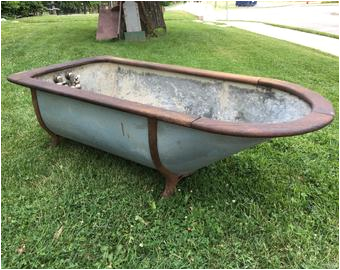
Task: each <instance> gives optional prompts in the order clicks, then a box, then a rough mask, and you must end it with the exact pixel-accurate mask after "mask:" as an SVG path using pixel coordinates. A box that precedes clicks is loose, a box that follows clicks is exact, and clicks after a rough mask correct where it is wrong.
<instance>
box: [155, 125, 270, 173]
mask: <svg viewBox="0 0 340 270" xmlns="http://www.w3.org/2000/svg"><path fill="white" fill-rule="evenodd" d="M265 140H268V139H264V138H247V137H235V136H226V135H219V134H213V133H209V132H204V131H200V130H197V129H192V128H187V127H183V126H178V125H174V124H170V123H165V122H161V121H159V122H158V150H159V155H160V159H161V161H162V163H163V165H164V166H165V167H166V168H168V169H169V170H170V171H172V172H174V173H176V174H190V173H192V172H194V171H196V170H198V169H200V168H202V167H205V166H208V165H209V164H211V163H213V162H215V161H218V160H221V159H223V158H225V157H227V156H230V155H232V154H234V153H237V152H239V151H241V150H242V149H245V148H248V147H251V146H254V145H256V144H259V143H262V142H264V141H265Z"/></svg>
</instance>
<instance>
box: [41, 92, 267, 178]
mask: <svg viewBox="0 0 340 270" xmlns="http://www.w3.org/2000/svg"><path fill="white" fill-rule="evenodd" d="M37 99H38V103H39V108H40V113H41V116H42V119H43V121H44V123H45V125H46V126H47V127H48V128H49V129H50V130H51V131H53V132H54V133H55V134H57V135H60V136H62V137H65V138H68V139H71V140H74V141H78V142H81V143H83V144H86V145H90V146H92V147H95V148H98V149H101V150H103V151H106V152H109V153H112V154H115V155H117V156H120V157H123V158H125V159H128V160H132V161H134V162H137V163H140V164H142V165H145V166H148V167H151V168H155V166H154V164H153V161H152V158H151V154H150V148H149V142H148V120H147V118H145V117H142V116H138V115H135V114H131V113H126V112H121V111H118V110H114V109H111V108H106V107H103V106H99V105H94V104H91V103H88V102H84V101H80V100H76V99H72V98H68V97H63V96H58V95H54V94H50V93H47V92H43V91H37ZM157 137H158V143H157V145H158V151H159V156H160V159H161V162H162V164H163V165H164V166H165V167H166V168H167V169H169V170H170V171H171V172H173V173H175V174H178V175H183V174H189V173H192V172H194V171H196V170H198V169H200V168H202V167H205V166H207V165H209V164H211V163H213V162H215V161H218V160H221V159H223V158H225V157H227V156H230V155H232V154H234V153H237V152H239V151H241V150H242V149H245V148H248V147H251V146H253V145H255V144H258V143H261V142H263V141H265V140H266V139H263V138H247V137H235V136H226V135H218V134H213V133H209V132H204V131H200V130H196V129H192V128H188V127H183V126H179V125H175V124H170V123H166V122H163V121H158V129H157Z"/></svg>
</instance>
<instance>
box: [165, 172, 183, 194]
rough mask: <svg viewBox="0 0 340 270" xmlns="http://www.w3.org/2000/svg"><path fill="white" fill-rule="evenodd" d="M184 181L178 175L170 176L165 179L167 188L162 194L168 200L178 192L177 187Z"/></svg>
mask: <svg viewBox="0 0 340 270" xmlns="http://www.w3.org/2000/svg"><path fill="white" fill-rule="evenodd" d="M181 179H182V176H178V175H169V176H166V177H165V188H164V190H163V192H162V197H163V198H168V197H170V196H171V195H172V194H174V192H175V191H176V185H177V183H178V182H179V180H181Z"/></svg>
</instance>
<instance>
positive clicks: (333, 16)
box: [171, 1, 339, 35]
mask: <svg viewBox="0 0 340 270" xmlns="http://www.w3.org/2000/svg"><path fill="white" fill-rule="evenodd" d="M282 3H283V4H285V6H276V7H266V6H265V5H264V4H265V2H263V3H261V1H259V2H258V6H257V7H239V8H229V9H228V11H226V10H214V8H213V6H212V5H209V4H201V3H194V2H186V3H185V4H180V5H177V6H175V7H172V8H171V9H177V10H184V11H187V12H189V13H192V14H195V15H197V16H203V19H204V20H205V21H216V20H226V19H227V18H228V20H245V21H261V22H269V23H276V24H283V25H289V26H296V27H303V28H308V29H313V30H317V31H322V32H327V33H332V34H337V35H338V34H339V6H338V5H328V4H323V5H321V4H308V5H307V4H294V5H287V2H282Z"/></svg>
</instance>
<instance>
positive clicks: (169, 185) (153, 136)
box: [148, 118, 184, 197]
mask: <svg viewBox="0 0 340 270" xmlns="http://www.w3.org/2000/svg"><path fill="white" fill-rule="evenodd" d="M148 132H149V134H148V135H149V147H150V154H151V157H152V161H153V163H154V165H155V167H156V169H157V170H158V171H159V172H160V173H161V174H162V175H163V176H164V177H165V188H164V191H163V193H162V196H163V197H169V196H171V195H172V194H173V193H174V192H175V190H176V185H177V183H178V181H179V180H181V178H182V177H183V176H184V174H181V173H179V174H175V173H173V172H171V171H169V170H168V169H167V168H166V167H165V166H164V165H163V164H162V162H161V160H160V157H159V151H158V139H157V138H158V121H157V120H155V119H151V118H149V119H148Z"/></svg>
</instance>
